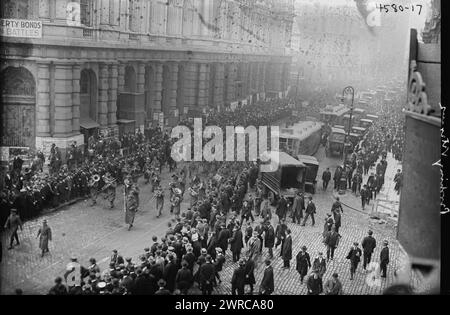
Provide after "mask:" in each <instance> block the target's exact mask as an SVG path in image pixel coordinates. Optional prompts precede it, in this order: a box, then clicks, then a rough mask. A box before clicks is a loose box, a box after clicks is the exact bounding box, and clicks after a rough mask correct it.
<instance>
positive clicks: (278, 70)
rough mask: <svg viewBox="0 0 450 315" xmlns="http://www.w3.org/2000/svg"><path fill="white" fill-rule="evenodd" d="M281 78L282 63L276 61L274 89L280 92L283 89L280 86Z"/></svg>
mask: <svg viewBox="0 0 450 315" xmlns="http://www.w3.org/2000/svg"><path fill="white" fill-rule="evenodd" d="M282 78H283V64H282V63H276V64H275V67H274V80H273V85H274V90H275V91H278V92H281V91H282V90H283V88H282V82H281V81H282Z"/></svg>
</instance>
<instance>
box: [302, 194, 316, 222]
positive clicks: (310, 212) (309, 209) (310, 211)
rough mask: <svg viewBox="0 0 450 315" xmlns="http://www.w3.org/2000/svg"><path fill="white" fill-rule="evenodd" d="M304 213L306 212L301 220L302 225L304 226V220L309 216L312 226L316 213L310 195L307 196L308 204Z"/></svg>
mask: <svg viewBox="0 0 450 315" xmlns="http://www.w3.org/2000/svg"><path fill="white" fill-rule="evenodd" d="M305 213H306V216H305V219H304V220H303V223H302V226H305V224H306V221H307V220H308V218H309V216H311V220H312V226H314V224H315V223H316V222H315V220H314V214H315V213H316V205H315V204H314V202H313V201H312V197H311V196H309V197H308V204H307V206H306V211H305Z"/></svg>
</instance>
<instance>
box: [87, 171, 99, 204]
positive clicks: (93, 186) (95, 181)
mask: <svg viewBox="0 0 450 315" xmlns="http://www.w3.org/2000/svg"><path fill="white" fill-rule="evenodd" d="M99 181H100V175H98V174H97V172H96V171H95V170H94V172H93V175H92V176H91V178H90V179H89V182H88V186H89V192H90V197H91V202H92V203H91V206H94V205H95V204H96V203H97V196H98V187H99Z"/></svg>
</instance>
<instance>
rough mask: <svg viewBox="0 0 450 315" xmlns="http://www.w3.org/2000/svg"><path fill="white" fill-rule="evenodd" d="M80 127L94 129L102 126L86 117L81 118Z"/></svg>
mask: <svg viewBox="0 0 450 315" xmlns="http://www.w3.org/2000/svg"><path fill="white" fill-rule="evenodd" d="M80 127H82V128H84V129H93V128H98V127H100V125H99V124H98V123H97V122H96V121H95V120H93V119H91V118H86V117H84V118H80Z"/></svg>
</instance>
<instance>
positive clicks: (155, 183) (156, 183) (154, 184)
mask: <svg viewBox="0 0 450 315" xmlns="http://www.w3.org/2000/svg"><path fill="white" fill-rule="evenodd" d="M158 170H159V169H158V168H155V170H154V171H152V175H151V177H152V192H154V191H155V188H156V187H157V186H159V183H160V182H161V179H160V178H159V176H158V173H157V172H158Z"/></svg>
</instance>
